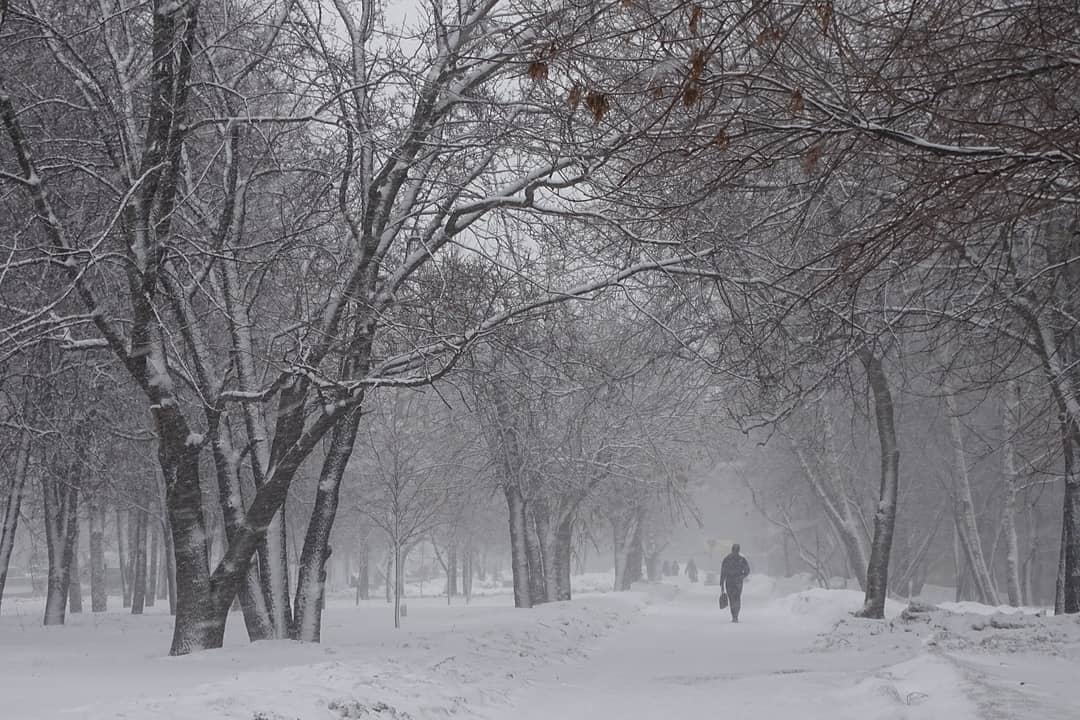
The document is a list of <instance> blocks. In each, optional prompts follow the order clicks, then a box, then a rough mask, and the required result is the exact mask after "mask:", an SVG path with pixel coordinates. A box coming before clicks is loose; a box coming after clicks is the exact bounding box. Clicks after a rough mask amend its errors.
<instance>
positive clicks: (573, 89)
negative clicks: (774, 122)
mask: <svg viewBox="0 0 1080 720" xmlns="http://www.w3.org/2000/svg"><path fill="white" fill-rule="evenodd" d="M584 94H585V89H584V88H582V87H581V86H580V85H578V84H577V83H574V84H573V85H571V86H570V93H569V95H567V96H566V102H568V103H569V104H570V109H571V110H577V108H578V105H580V104H581V96H582V95H584Z"/></svg>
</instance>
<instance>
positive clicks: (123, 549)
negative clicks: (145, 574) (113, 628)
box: [116, 507, 131, 608]
mask: <svg viewBox="0 0 1080 720" xmlns="http://www.w3.org/2000/svg"><path fill="white" fill-rule="evenodd" d="M127 547H128V544H127V542H126V541H125V540H124V521H123V513H121V511H120V508H119V507H118V508H116V562H117V563H118V565H119V570H120V602H121V604H122V605H123V606H124V607H126V608H129V607H131V575H130V573H131V564H130V563H129V562H128V557H127Z"/></svg>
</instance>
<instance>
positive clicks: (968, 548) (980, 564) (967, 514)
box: [945, 390, 998, 605]
mask: <svg viewBox="0 0 1080 720" xmlns="http://www.w3.org/2000/svg"><path fill="white" fill-rule="evenodd" d="M945 402H946V404H947V405H948V408H949V426H950V429H951V434H952V445H953V452H954V453H955V461H956V472H955V474H954V476H953V493H954V497H955V503H956V513H957V527H958V528H959V531H960V544H961V546H962V547H963V549H964V553H965V555H966V556H967V560H968V567H969V568H971V572H972V579H973V580H974V582H975V589H976V591H977V592H978V594H979V602H982V603H985V604H987V605H997V604H998V598H997V592H996V591H995V590H994V581H993V578H992V577H991V575H990V568H989V567H988V566H987V564H986V555H985V553H983V547H982V540H981V538H980V536H979V528H978V523H977V521H976V518H975V503H974V501H973V500H972V496H971V482H970V480H969V478H968V469H967V457H966V455H965V453H964V435H963V428H962V427H961V425H960V411H959V409H958V407H957V403H956V395H955V394H954V393H953V392H952V391H951V390H947V392H946V395H945Z"/></svg>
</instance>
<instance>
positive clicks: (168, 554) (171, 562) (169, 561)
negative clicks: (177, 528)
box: [162, 515, 176, 615]
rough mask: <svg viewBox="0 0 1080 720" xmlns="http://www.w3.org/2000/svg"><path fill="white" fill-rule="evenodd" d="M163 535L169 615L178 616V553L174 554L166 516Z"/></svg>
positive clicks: (170, 528)
mask: <svg viewBox="0 0 1080 720" xmlns="http://www.w3.org/2000/svg"><path fill="white" fill-rule="evenodd" d="M162 533H163V535H164V537H165V589H166V592H167V593H168V598H169V614H170V615H176V553H175V552H173V535H172V525H171V523H170V522H169V518H168V515H166V516H165V523H164V527H163V528H162Z"/></svg>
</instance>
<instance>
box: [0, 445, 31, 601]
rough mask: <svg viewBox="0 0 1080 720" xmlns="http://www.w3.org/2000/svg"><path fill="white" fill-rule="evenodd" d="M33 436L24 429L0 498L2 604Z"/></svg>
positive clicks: (0, 582) (0, 596) (0, 586)
mask: <svg viewBox="0 0 1080 720" xmlns="http://www.w3.org/2000/svg"><path fill="white" fill-rule="evenodd" d="M31 445H32V442H31V436H30V433H29V432H26V431H23V432H22V433H21V434H20V437H19V446H18V449H17V450H16V456H15V471H14V473H13V474H12V476H11V482H10V484H8V485H7V486H6V488H5V490H6V492H5V493H4V496H3V498H0V523H3V525H0V604H2V603H3V601H4V586H5V585H6V584H7V574H8V567H9V564H10V563H11V553H12V550H13V549H14V547H15V532H16V531H17V530H18V528H19V512H20V510H21V508H22V500H23V495H24V494H25V491H26V478H27V476H28V475H29V474H30V469H29V468H30V448H31Z"/></svg>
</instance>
